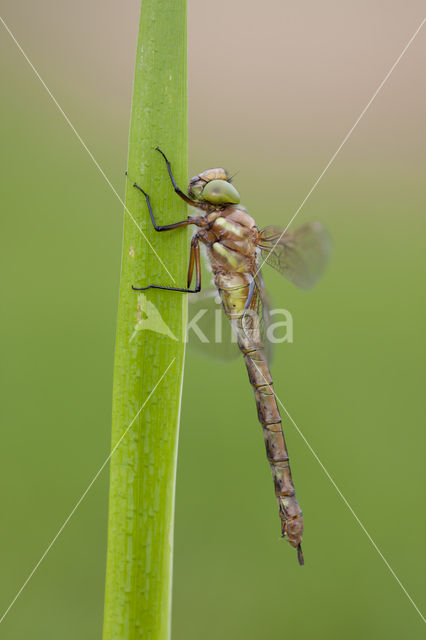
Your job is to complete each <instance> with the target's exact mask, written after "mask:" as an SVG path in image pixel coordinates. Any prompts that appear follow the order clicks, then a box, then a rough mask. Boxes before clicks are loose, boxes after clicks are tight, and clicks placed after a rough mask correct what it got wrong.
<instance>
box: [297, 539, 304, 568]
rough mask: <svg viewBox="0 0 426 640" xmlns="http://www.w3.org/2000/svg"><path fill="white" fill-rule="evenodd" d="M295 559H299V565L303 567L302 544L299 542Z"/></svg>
mask: <svg viewBox="0 0 426 640" xmlns="http://www.w3.org/2000/svg"><path fill="white" fill-rule="evenodd" d="M297 559H298V560H299V564H300V566H301V567H303V565H304V564H305V561H304V559H303V551H302V545H301V544H298V545H297Z"/></svg>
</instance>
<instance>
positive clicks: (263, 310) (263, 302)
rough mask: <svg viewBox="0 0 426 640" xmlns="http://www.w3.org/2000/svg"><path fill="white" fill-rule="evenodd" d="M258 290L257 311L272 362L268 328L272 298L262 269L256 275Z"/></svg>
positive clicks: (271, 347) (271, 346) (267, 352)
mask: <svg viewBox="0 0 426 640" xmlns="http://www.w3.org/2000/svg"><path fill="white" fill-rule="evenodd" d="M255 283H256V292H257V313H258V316H259V325H260V334H261V336H262V342H263V346H264V350H265V354H266V358H267V360H268V362H269V363H270V362H271V359H272V354H273V344H272V342H271V341H270V335H269V332H268V329H269V327H270V324H271V316H270V308H271V307H270V300H269V296H268V295H267V293H266V289H265V287H264V284H263V278H262V275H261V273H260V270H259V271H258V272H257V273H256V275H255Z"/></svg>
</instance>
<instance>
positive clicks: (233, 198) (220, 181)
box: [188, 167, 240, 205]
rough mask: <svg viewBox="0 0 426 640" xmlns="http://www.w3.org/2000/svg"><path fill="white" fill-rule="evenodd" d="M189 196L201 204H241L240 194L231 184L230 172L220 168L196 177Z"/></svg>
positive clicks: (190, 186) (192, 180)
mask: <svg viewBox="0 0 426 640" xmlns="http://www.w3.org/2000/svg"><path fill="white" fill-rule="evenodd" d="M188 195H189V196H190V197H191V198H194V199H195V200H199V201H200V202H209V203H211V204H217V205H222V204H238V203H239V202H240V194H239V193H238V191H237V190H236V188H235V187H234V186H233V185H232V184H231V181H230V178H228V172H227V171H226V170H225V169H222V168H220V167H218V168H217V169H207V171H203V173H200V174H199V175H198V176H194V177H193V178H192V179H191V181H190V183H189V185H188Z"/></svg>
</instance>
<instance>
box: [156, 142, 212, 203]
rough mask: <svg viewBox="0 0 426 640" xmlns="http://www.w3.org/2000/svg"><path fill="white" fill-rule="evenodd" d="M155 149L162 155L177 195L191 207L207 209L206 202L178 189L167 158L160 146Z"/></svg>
mask: <svg viewBox="0 0 426 640" xmlns="http://www.w3.org/2000/svg"><path fill="white" fill-rule="evenodd" d="M155 150H156V151H159V152H160V153H161V155H162V156H163V158H164V160H165V161H166V165H167V171H168V172H169V176H170V180H171V182H172V185H173V189H174V190H175V191H176V193H177V195H178V196H179V197H180V198H182V200H185V202H186V203H187V204H190V205H191V207H197V208H198V209H207V208H208V206H209V205H208V204H206V203H201V202H197V201H196V200H191V198H188V196H187V195H186V194H185V193H184V192H183V191H182V190H181V189H179V187H178V186H177V184H176V180H175V179H174V177H173V173H172V167H171V164H170V162H169V160H168V159H167V157H166V155H165V154H164V153H163V152H162V151H161V149H160V147H155Z"/></svg>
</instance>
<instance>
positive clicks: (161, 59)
mask: <svg viewBox="0 0 426 640" xmlns="http://www.w3.org/2000/svg"><path fill="white" fill-rule="evenodd" d="M186 95H187V89H186V1H185V0H143V1H142V7H141V19H140V28H139V38H138V45H137V55H136V67H135V80H134V89H133V104H132V117H131V127H130V138H129V158H128V167H127V168H128V179H127V188H126V207H127V209H128V211H129V212H130V213H131V214H132V216H133V217H134V219H135V220H136V221H137V223H138V224H139V225H140V227H141V229H142V230H143V232H144V233H145V234H146V236H147V238H148V239H149V242H150V243H151V245H152V246H153V247H154V248H155V251H156V252H157V253H158V255H159V256H160V257H161V260H162V261H163V262H164V264H165V266H166V267H167V269H168V271H169V272H170V274H171V275H169V274H168V273H167V270H166V269H165V267H164V266H162V264H161V263H160V261H159V259H158V258H157V256H156V255H155V253H154V252H153V250H152V249H151V248H150V247H149V245H148V243H147V241H146V240H145V239H144V237H143V235H142V234H141V232H140V230H138V228H137V226H136V225H135V223H134V222H133V221H132V219H131V217H130V215H129V213H126V214H125V217H124V235H123V258H122V270H121V284H120V299H119V308H118V322H117V335H116V351H115V364H114V390H113V425H112V450H113V451H114V453H113V455H112V457H111V471H110V473H111V480H110V503H109V525H108V557H107V575H106V595H105V615H104V635H103V638H104V640H121V639H126V640H130V639H132V640H133V639H135V638H144V639H148V638H149V639H150V640H160V639H161V640H164V639H166V638H168V637H169V635H170V610H171V576H172V551H173V515H174V513H173V512H174V495H175V476H176V457H177V439H178V425H179V411H180V398H181V386H182V377H183V360H184V340H183V335H184V329H185V323H186V296H185V294H182V293H177V292H169V291H160V290H152V289H151V290H148V291H143V292H136V291H133V290H132V288H131V287H132V284H133V285H135V286H139V287H142V286H145V285H147V284H151V283H152V284H162V285H166V286H178V287H182V286H186V267H187V263H188V252H187V249H188V247H187V233H186V231H185V229H179V230H175V231H171V232H170V233H167V232H165V233H157V232H155V231H154V230H153V229H152V225H151V222H150V219H149V216H148V210H147V207H146V202H145V199H144V198H143V196H142V194H141V193H140V192H139V191H138V190H137V189H135V188H133V183H134V182H137V183H138V184H139V185H140V186H141V187H143V188H144V189H145V191H147V193H149V195H150V197H151V203H152V206H153V209H154V212H155V215H156V218H157V221H158V223H159V224H167V223H170V222H176V221H177V220H182V219H184V218H186V216H187V208H186V205H185V204H184V203H183V202H181V201H180V200H179V198H177V196H176V194H175V193H174V191H173V188H172V186H171V184H170V181H169V177H168V175H167V171H166V167H165V164H164V160H163V158H162V157H161V155H160V154H159V153H158V152H157V151H155V147H156V146H157V145H158V146H159V147H160V148H161V149H162V150H163V151H164V152H165V153H166V154H167V155H168V156H169V159H170V161H171V162H172V168H173V171H174V174H175V178H176V180H177V182H178V184H179V185H181V186H182V188H185V185H186V182H187V98H186ZM171 276H173V278H174V279H175V282H173V280H172V277H171ZM168 367H169V368H168ZM165 372H166V373H165ZM164 373H165V375H164V376H163V374H164ZM162 376H163V377H162ZM160 380H161V381H160ZM159 381H160V382H159ZM156 385H157V386H156ZM153 390H154V391H153ZM150 394H151V395H150ZM144 403H146V404H145V405H144ZM141 407H143V408H142V409H141ZM139 411H140V413H139V415H137V414H138V412H139ZM135 416H137V418H136V419H135V420H134V418H135ZM133 420H134V422H133V423H132V421H133ZM130 424H131V426H130V428H128V427H129V425H130ZM127 429H128V431H127V433H125V432H126V430H127ZM124 433H125V435H124V437H123V438H122V436H123V434H124ZM120 438H122V440H121V441H120ZM119 441H120V442H119ZM118 442H119V444H118V446H117V443H118ZM115 447H116V448H115Z"/></svg>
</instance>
